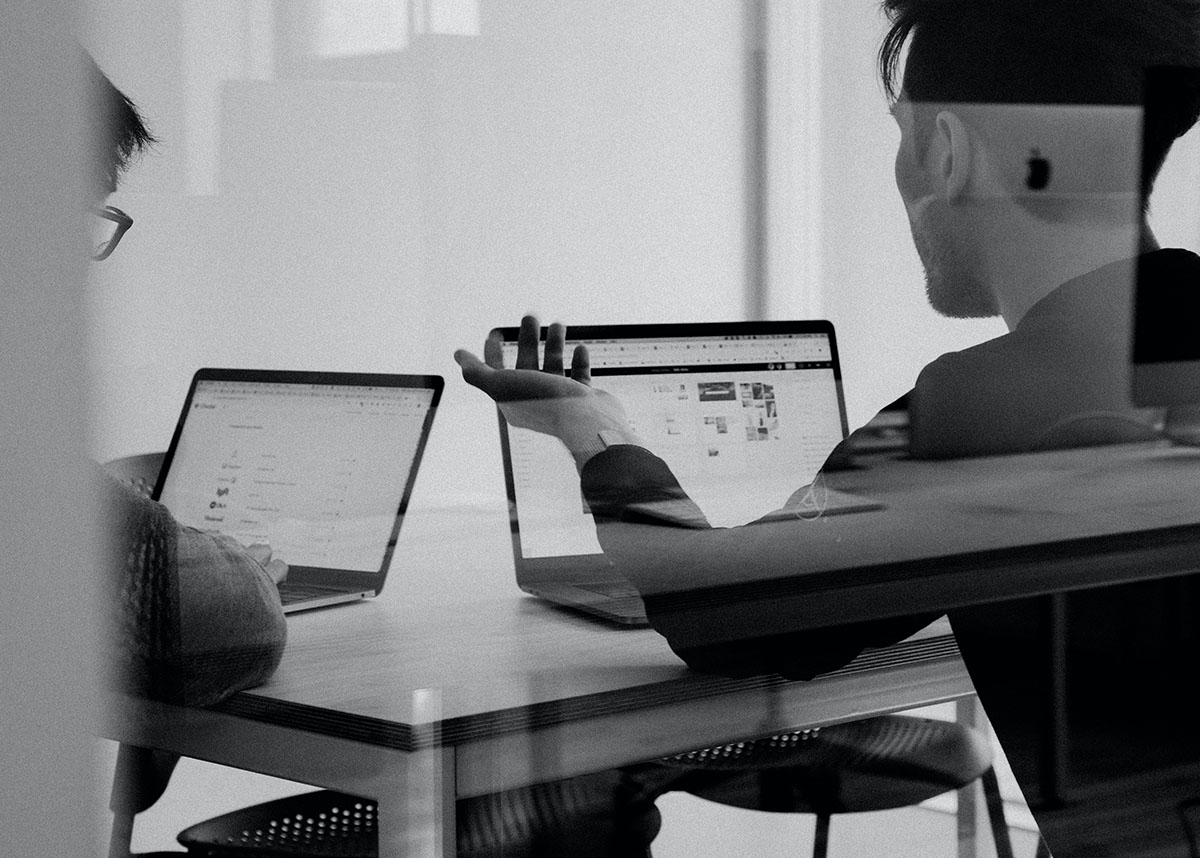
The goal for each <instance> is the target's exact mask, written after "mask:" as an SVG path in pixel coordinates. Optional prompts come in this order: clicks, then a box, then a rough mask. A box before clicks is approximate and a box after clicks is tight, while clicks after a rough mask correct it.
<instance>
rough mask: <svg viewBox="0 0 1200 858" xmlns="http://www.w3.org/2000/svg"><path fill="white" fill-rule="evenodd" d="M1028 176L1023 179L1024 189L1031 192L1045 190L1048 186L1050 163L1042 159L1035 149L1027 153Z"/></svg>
mask: <svg viewBox="0 0 1200 858" xmlns="http://www.w3.org/2000/svg"><path fill="white" fill-rule="evenodd" d="M1027 163H1028V165H1029V174H1028V175H1027V176H1026V177H1025V187H1027V188H1029V190H1031V191H1041V190H1045V188H1046V185H1048V184H1050V162H1049V161H1047V160H1046V159H1045V158H1043V157H1042V153H1041V152H1039V151H1038V150H1037V149H1032V150H1030V152H1029V161H1028V162H1027Z"/></svg>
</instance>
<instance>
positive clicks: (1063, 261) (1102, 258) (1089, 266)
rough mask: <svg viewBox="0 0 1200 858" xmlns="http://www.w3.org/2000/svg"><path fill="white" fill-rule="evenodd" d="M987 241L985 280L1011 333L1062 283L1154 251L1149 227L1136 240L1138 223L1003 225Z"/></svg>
mask: <svg viewBox="0 0 1200 858" xmlns="http://www.w3.org/2000/svg"><path fill="white" fill-rule="evenodd" d="M994 238H996V239H999V240H994V241H990V242H988V247H989V248H992V251H991V252H990V253H988V254H987V256H986V258H985V260H984V263H985V269H986V270H985V271H984V273H983V274H984V277H985V278H986V279H985V281H984V282H987V283H990V284H992V288H993V289H994V291H995V295H996V303H997V305H998V306H999V309H1000V315H1001V316H1002V317H1003V319H1004V323H1005V325H1006V326H1007V327H1008V329H1009V330H1010V331H1011V330H1013V329H1014V328H1015V327H1016V326H1017V325H1018V324H1019V323H1020V321H1021V319H1022V318H1024V316H1025V314H1026V313H1027V312H1029V309H1030V308H1031V307H1033V305H1034V304H1036V303H1037V302H1038V301H1041V300H1042V299H1043V298H1045V297H1046V296H1047V295H1049V294H1050V293H1051V292H1053V291H1054V290H1055V289H1057V288H1058V287H1059V286H1061V285H1062V284H1063V283H1066V282H1067V281H1069V280H1074V279H1075V278H1076V277H1080V276H1082V275H1084V274H1087V273H1088V272H1090V271H1095V270H1096V269H1097V268H1102V267H1104V266H1105V265H1109V264H1111V263H1113V262H1117V261H1120V260H1122V259H1129V258H1131V257H1133V256H1135V255H1137V254H1138V253H1139V252H1143V253H1144V252H1146V251H1148V250H1155V249H1157V248H1158V242H1157V241H1156V240H1155V239H1154V236H1153V234H1151V233H1150V231H1149V229H1145V230H1144V231H1142V233H1141V236H1140V239H1139V232H1138V228H1137V227H1136V226H1113V227H1097V226H1093V225H1085V226H1079V225H1075V224H1065V225H1064V224H1048V223H1045V222H1042V221H1037V222H1032V223H1027V224H1023V225H1022V226H1021V227H1020V228H1018V229H1016V230H1013V229H1006V230H1005V231H1004V235H1003V236H994Z"/></svg>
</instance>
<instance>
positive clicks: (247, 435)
mask: <svg viewBox="0 0 1200 858" xmlns="http://www.w3.org/2000/svg"><path fill="white" fill-rule="evenodd" d="M442 386H443V381H442V379H441V377H439V376H434V375H384V374H365V373H341V372H289V371H277V370H247V369H201V370H198V371H197V372H196V374H195V376H194V377H193V378H192V383H191V387H190V388H189V389H188V394H187V398H186V399H185V400H184V404H183V411H182V413H181V414H180V416H179V423H178V425H177V426H176V427H175V435H174V437H173V438H172V439H171V446H170V447H169V448H168V450H167V454H166V457H165V458H164V460H163V464H162V469H161V470H160V472H159V475H158V482H157V484H156V485H155V487H154V492H153V495H152V497H153V498H154V499H155V500H158V501H161V502H162V503H163V504H164V505H166V507H167V508H168V509H169V510H171V512H172V514H174V516H175V517H176V518H177V519H178V520H179V521H180V522H182V523H183V524H186V525H190V526H192V527H196V528H200V529H202V530H215V531H219V532H221V533H224V534H227V535H228V536H231V537H233V538H234V539H236V540H237V541H238V542H241V543H242V544H243V545H249V544H251V543H255V542H265V543H267V544H269V545H270V546H271V549H272V553H273V556H274V557H277V558H279V559H281V560H283V561H284V562H286V563H287V564H288V567H289V569H288V577H287V580H286V581H285V582H284V583H283V584H282V585H281V586H280V588H279V590H280V596H281V598H282V600H283V606H284V611H285V612H289V613H290V612H294V611H300V610H305V609H309V608H319V607H325V606H327V605H335V604H340V603H343V602H349V601H356V600H358V599H363V598H368V597H371V596H375V595H378V594H379V592H380V591H381V590H382V589H383V583H384V579H385V578H386V577H387V573H388V567H389V566H390V564H391V560H392V552H393V549H394V548H395V546H396V537H397V535H398V533H399V530H400V524H401V521H402V520H403V518H404V512H405V509H406V508H407V506H408V500H409V497H410V495H411V494H412V489H413V483H414V481H415V479H416V476H417V468H418V466H419V465H420V462H421V455H422V453H423V452H424V449H425V442H426V440H427V439H428V437H429V430H430V427H431V425H432V423H433V415H434V412H435V411H436V409H437V405H438V401H439V399H440V398H441V393H442Z"/></svg>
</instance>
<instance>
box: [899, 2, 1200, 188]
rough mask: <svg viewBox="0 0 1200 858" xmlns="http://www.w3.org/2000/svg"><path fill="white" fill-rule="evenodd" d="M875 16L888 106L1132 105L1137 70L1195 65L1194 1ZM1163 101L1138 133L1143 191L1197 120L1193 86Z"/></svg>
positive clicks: (965, 5)
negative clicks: (884, 23)
mask: <svg viewBox="0 0 1200 858" xmlns="http://www.w3.org/2000/svg"><path fill="white" fill-rule="evenodd" d="M883 9H884V11H885V12H886V14H887V16H888V18H889V20H890V21H891V29H890V30H889V32H888V34H887V36H886V37H885V38H884V41H883V44H882V46H881V48H880V52H879V69H880V74H881V76H882V79H883V83H884V87H885V88H886V90H887V92H888V95H889V96H891V97H893V98H894V97H897V96H898V95H900V94H901V91H902V94H903V95H904V96H905V97H906V98H908V99H910V100H912V101H922V102H940V103H955V102H960V103H961V102H975V103H992V104H997V103H1003V104H1130V105H1140V104H1142V103H1143V75H1144V71H1145V69H1146V68H1149V67H1152V66H1200V0H883ZM906 43H907V45H908V54H907V57H906V58H905V60H904V63H903V68H904V72H903V86H901V85H900V82H899V81H898V80H897V77H898V74H899V70H900V67H901V62H900V58H901V54H902V52H903V50H904V47H905V44H906ZM1166 102H1167V103H1169V105H1170V107H1169V109H1167V110H1165V111H1163V112H1162V113H1161V114H1160V116H1161V119H1160V120H1159V121H1156V123H1155V124H1156V127H1151V128H1147V130H1146V141H1145V142H1146V148H1145V150H1144V151H1143V168H1144V170H1145V172H1144V176H1145V177H1146V179H1147V187H1146V188H1145V189H1144V190H1145V191H1147V192H1148V191H1149V184H1150V183H1151V182H1152V181H1153V177H1154V176H1155V175H1157V173H1158V170H1159V168H1160V167H1161V166H1162V163H1163V161H1164V160H1165V158H1166V156H1167V152H1168V150H1169V149H1170V148H1171V144H1172V143H1173V142H1174V141H1175V139H1176V138H1177V137H1179V136H1180V135H1181V134H1183V133H1184V132H1185V131H1187V130H1188V129H1189V128H1191V127H1192V125H1194V124H1195V122H1196V120H1197V117H1200V91H1198V90H1197V89H1196V88H1195V87H1181V88H1180V89H1179V90H1178V91H1177V92H1174V93H1171V94H1170V95H1169V96H1168V98H1167V99H1166Z"/></svg>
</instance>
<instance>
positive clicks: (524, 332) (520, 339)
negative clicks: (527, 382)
mask: <svg viewBox="0 0 1200 858" xmlns="http://www.w3.org/2000/svg"><path fill="white" fill-rule="evenodd" d="M540 338H541V328H540V327H539V326H538V320H537V317H536V316H526V317H524V318H523V319H521V330H520V332H519V333H518V334H517V369H537V368H538V340H539V339H540Z"/></svg>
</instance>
